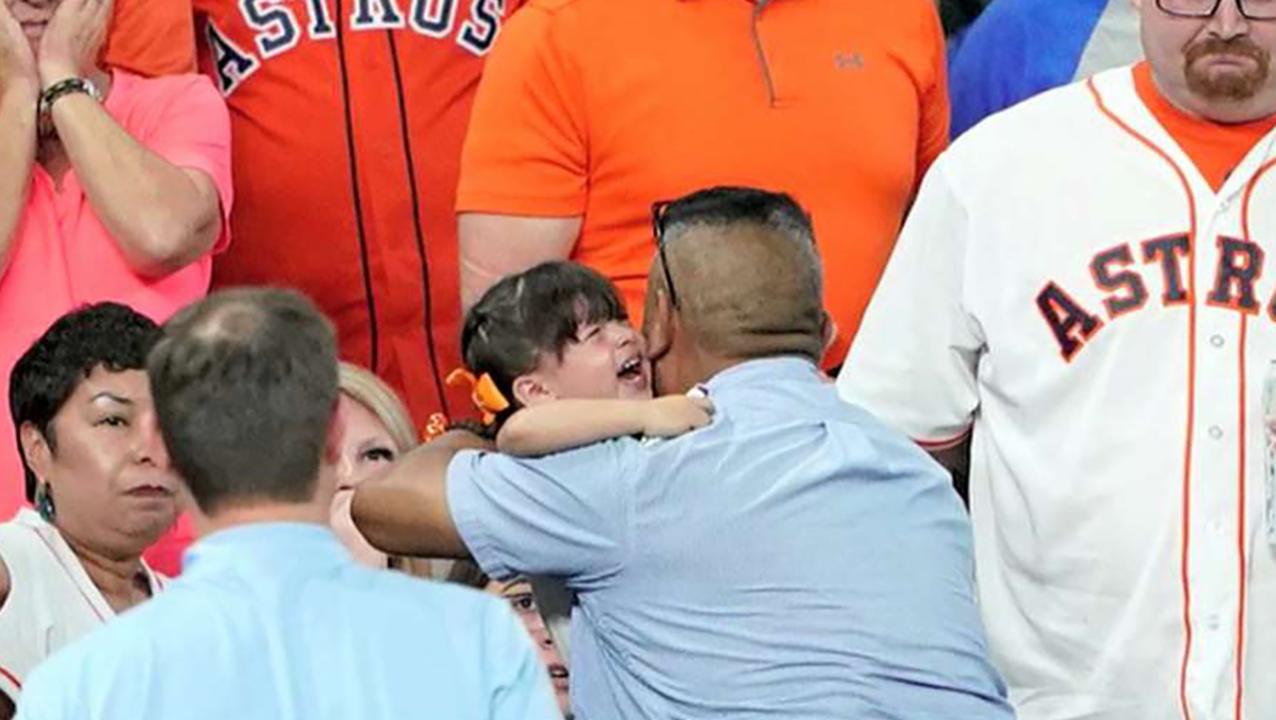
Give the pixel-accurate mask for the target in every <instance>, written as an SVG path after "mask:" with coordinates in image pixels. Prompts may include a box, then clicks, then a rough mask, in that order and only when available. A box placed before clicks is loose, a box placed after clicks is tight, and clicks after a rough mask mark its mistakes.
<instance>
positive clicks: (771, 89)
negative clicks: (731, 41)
mask: <svg viewBox="0 0 1276 720" xmlns="http://www.w3.org/2000/svg"><path fill="white" fill-rule="evenodd" d="M767 2H768V0H754V2H753V21H752V30H753V47H754V49H755V50H757V51H758V65H759V66H760V67H761V68H762V81H763V82H765V83H766V99H767V106H768V107H775V83H773V82H771V66H770V65H768V64H767V61H766V50H764V49H763V48H762V36H761V35H760V34H759V33H758V18H759V17H760V16H761V15H762V10H763V8H765V7H766V6H767Z"/></svg>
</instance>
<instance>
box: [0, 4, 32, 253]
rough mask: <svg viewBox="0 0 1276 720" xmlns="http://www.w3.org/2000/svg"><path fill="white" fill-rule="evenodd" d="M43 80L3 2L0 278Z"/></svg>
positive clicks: (22, 191) (19, 207)
mask: <svg viewBox="0 0 1276 720" xmlns="http://www.w3.org/2000/svg"><path fill="white" fill-rule="evenodd" d="M39 97H40V79H39V76H38V75H37V72H36V64H35V55H34V54H33V53H32V52H31V44H30V42H28V41H27V37H26V35H25V34H23V32H22V26H21V25H19V24H18V21H17V20H16V19H15V18H14V17H13V14H12V13H11V12H10V11H9V7H8V5H6V4H4V3H0V277H2V276H3V275H4V271H5V269H6V268H7V267H8V266H9V256H10V254H11V251H12V249H13V240H14V233H15V231H16V230H17V227H18V222H19V221H20V220H21V219H22V211H23V208H24V207H25V206H26V200H27V191H28V187H29V185H30V182H31V167H32V165H33V164H34V163H35V147H36V127H35V109H36V102H37V101H38V99H39Z"/></svg>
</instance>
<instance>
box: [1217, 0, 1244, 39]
mask: <svg viewBox="0 0 1276 720" xmlns="http://www.w3.org/2000/svg"><path fill="white" fill-rule="evenodd" d="M1241 2H1242V0H1223V2H1222V3H1220V4H1219V7H1218V12H1215V13H1214V16H1213V17H1211V18H1210V21H1209V25H1208V26H1207V29H1208V30H1209V33H1210V34H1211V35H1213V36H1215V37H1218V38H1222V39H1224V40H1229V39H1231V38H1234V37H1238V36H1240V35H1247V34H1248V33H1249V19H1248V18H1246V17H1245V16H1244V15H1242V14H1241Z"/></svg>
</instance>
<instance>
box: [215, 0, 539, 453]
mask: <svg viewBox="0 0 1276 720" xmlns="http://www.w3.org/2000/svg"><path fill="white" fill-rule="evenodd" d="M521 1H522V0H290V1H289V2H278V0H195V3H194V5H195V10H196V16H197V25H198V34H199V39H200V44H201V47H200V65H201V67H202V68H203V69H204V70H205V71H206V72H207V73H208V74H210V75H211V76H212V77H213V78H214V79H215V80H216V81H217V82H218V83H219V85H220V87H221V90H222V92H223V94H224V95H225V96H226V99H227V103H228V104H229V106H230V112H231V118H232V123H233V128H232V129H233V137H234V171H235V198H236V203H235V212H234V216H233V218H232V225H231V229H232V241H231V247H230V249H229V250H228V251H227V253H226V254H225V255H222V256H221V257H219V258H218V260H217V263H216V264H215V269H214V279H213V282H214V286H227V285H245V284H275V285H280V284H282V285H288V286H292V287H296V288H299V289H301V290H303V291H304V292H306V293H308V294H309V295H310V296H311V297H313V298H314V299H315V301H316V302H317V303H318V304H319V306H320V307H321V308H322V309H323V310H324V311H325V312H326V313H328V315H329V316H330V317H331V318H332V319H333V321H334V322H335V323H336V326H337V330H338V334H339V337H340V344H341V355H342V358H343V359H345V360H349V361H352V362H356V363H359V364H361V365H364V366H366V367H369V368H372V369H373V370H375V371H376V372H377V374H378V375H380V376H381V377H382V378H384V379H386V380H387V381H388V382H389V383H390V384H391V385H393V386H394V387H395V388H396V389H398V390H399V391H400V392H401V393H403V395H404V398H405V399H406V400H407V402H408V406H409V409H410V410H411V412H412V415H413V417H414V419H415V421H416V422H417V424H418V429H420V427H421V426H422V425H423V424H425V423H426V422H427V420H428V418H429V416H430V415H431V414H432V413H435V412H439V411H442V412H444V413H446V414H447V415H448V416H449V417H453V416H465V415H468V414H469V413H470V403H469V400H468V397H467V394H466V392H465V391H464V390H459V389H449V388H447V387H446V385H445V383H444V378H445V377H446V374H447V372H448V371H449V370H451V369H452V368H454V367H456V366H459V365H460V352H459V348H458V345H459V340H460V298H459V289H458V284H459V280H458V255H457V241H456V217H455V212H454V205H455V190H456V181H457V171H458V164H459V160H460V152H461V142H462V140H463V139H464V132H465V125H466V122H467V120H468V118H469V113H470V103H471V100H472V98H473V94H474V90H475V87H476V86H477V84H478V80H479V74H480V72H481V70H482V63H483V56H484V55H485V54H486V53H487V51H488V49H489V48H491V46H492V43H493V42H494V41H495V40H496V36H497V34H498V33H499V32H500V29H501V25H502V23H503V22H504V19H505V18H506V17H507V16H508V15H509V13H510V12H512V11H513V10H514V9H515V7H516V6H517V5H518V4H520V3H521Z"/></svg>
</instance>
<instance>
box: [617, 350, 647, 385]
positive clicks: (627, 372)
mask: <svg viewBox="0 0 1276 720" xmlns="http://www.w3.org/2000/svg"><path fill="white" fill-rule="evenodd" d="M642 374H643V373H642V358H641V357H638V356H636V355H635V356H634V357H631V358H629V359H628V360H626V361H625V362H623V363H621V365H620V370H618V371H617V372H616V377H618V378H620V379H621V380H637V379H640V378H641V377H642Z"/></svg>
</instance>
